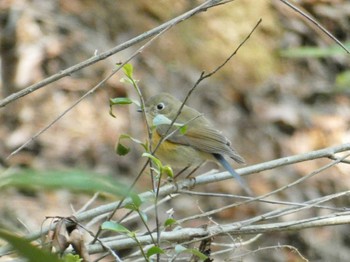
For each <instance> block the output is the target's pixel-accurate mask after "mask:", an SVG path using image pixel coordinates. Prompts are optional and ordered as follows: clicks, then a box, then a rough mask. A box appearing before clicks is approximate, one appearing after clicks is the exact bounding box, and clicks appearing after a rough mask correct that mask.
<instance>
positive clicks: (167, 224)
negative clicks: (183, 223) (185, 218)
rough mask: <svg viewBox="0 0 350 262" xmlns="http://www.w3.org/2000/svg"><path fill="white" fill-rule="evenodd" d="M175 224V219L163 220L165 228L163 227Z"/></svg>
mask: <svg viewBox="0 0 350 262" xmlns="http://www.w3.org/2000/svg"><path fill="white" fill-rule="evenodd" d="M176 223H177V220H176V219H174V218H168V219H167V220H165V222H164V226H165V227H170V226H172V225H174V224H176Z"/></svg>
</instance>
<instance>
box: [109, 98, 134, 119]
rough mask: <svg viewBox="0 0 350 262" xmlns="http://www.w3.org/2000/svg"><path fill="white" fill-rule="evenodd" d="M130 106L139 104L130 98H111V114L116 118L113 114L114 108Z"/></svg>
mask: <svg viewBox="0 0 350 262" xmlns="http://www.w3.org/2000/svg"><path fill="white" fill-rule="evenodd" d="M130 104H137V105H138V104H139V103H138V102H136V101H134V100H132V99H130V98H128V97H115V98H110V99H109V114H110V115H111V116H112V117H114V118H115V117H116V116H115V115H114V114H113V106H114V105H130Z"/></svg>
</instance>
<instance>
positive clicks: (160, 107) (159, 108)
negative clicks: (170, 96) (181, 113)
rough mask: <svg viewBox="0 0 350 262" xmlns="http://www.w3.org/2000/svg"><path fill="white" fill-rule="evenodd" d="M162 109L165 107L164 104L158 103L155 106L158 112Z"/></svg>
mask: <svg viewBox="0 0 350 262" xmlns="http://www.w3.org/2000/svg"><path fill="white" fill-rule="evenodd" d="M164 107H165V105H164V103H159V104H158V105H157V109H158V110H163V109H164Z"/></svg>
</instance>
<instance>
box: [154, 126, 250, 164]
mask: <svg viewBox="0 0 350 262" xmlns="http://www.w3.org/2000/svg"><path fill="white" fill-rule="evenodd" d="M194 121H196V120H194ZM168 128H169V125H159V126H157V128H156V131H157V132H158V134H159V135H160V136H164V135H165V132H166V131H167V130H168ZM177 129H178V127H175V126H173V127H172V128H171V130H170V131H169V132H168V134H170V133H172V132H174V133H173V134H172V135H171V136H170V137H168V138H167V140H168V141H170V142H173V143H178V144H182V145H187V146H191V147H193V148H196V149H198V150H200V151H203V152H207V153H212V154H221V155H227V156H229V157H231V158H232V159H234V160H235V161H236V162H238V163H244V159H243V158H242V157H241V156H240V155H239V154H238V153H237V152H236V151H235V150H234V149H233V148H231V147H230V142H229V140H228V139H227V138H226V137H225V136H223V135H222V134H221V132H220V131H218V130H216V129H214V128H213V127H211V126H210V125H201V128H196V127H193V125H191V124H189V126H188V128H187V130H186V132H185V133H181V132H180V130H177ZM175 130H176V131H175Z"/></svg>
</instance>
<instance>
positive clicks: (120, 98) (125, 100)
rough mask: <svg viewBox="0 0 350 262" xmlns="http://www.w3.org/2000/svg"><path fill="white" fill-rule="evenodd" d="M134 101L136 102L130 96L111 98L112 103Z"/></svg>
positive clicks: (125, 103) (124, 103) (126, 103)
mask: <svg viewBox="0 0 350 262" xmlns="http://www.w3.org/2000/svg"><path fill="white" fill-rule="evenodd" d="M132 103H134V101H133V100H131V99H130V98H128V97H115V98H110V99H109V104H110V105H130V104H132Z"/></svg>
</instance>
